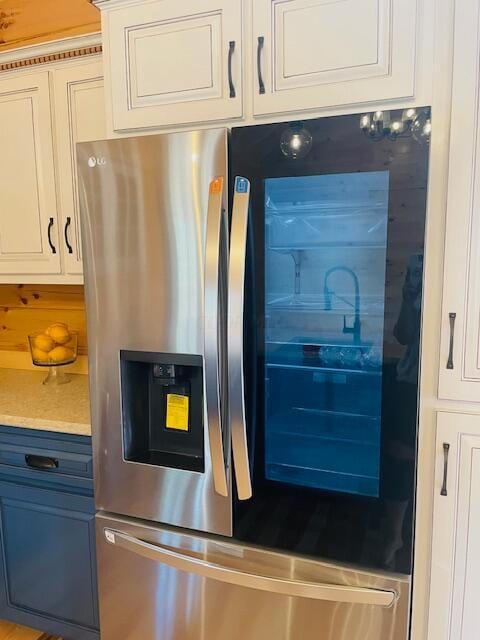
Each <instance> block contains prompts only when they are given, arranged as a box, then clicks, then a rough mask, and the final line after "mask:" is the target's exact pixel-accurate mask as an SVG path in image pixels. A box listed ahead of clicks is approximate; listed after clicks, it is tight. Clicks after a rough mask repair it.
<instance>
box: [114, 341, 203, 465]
mask: <svg viewBox="0 0 480 640" xmlns="http://www.w3.org/2000/svg"><path fill="white" fill-rule="evenodd" d="M120 372H121V385H122V419H123V444H124V457H125V460H129V461H131V462H140V463H143V464H152V465H157V466H161V467H170V468H173V469H186V470H188V471H198V472H202V473H203V471H204V431H203V430H204V425H203V359H202V357H201V356H196V355H193V356H192V355H182V354H168V353H148V352H143V351H121V352H120Z"/></svg>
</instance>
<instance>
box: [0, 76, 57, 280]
mask: <svg viewBox="0 0 480 640" xmlns="http://www.w3.org/2000/svg"><path fill="white" fill-rule="evenodd" d="M0 123H1V125H0V149H1V150H2V152H1V153H0V180H1V183H0V184H1V188H0V274H27V273H38V274H58V273H60V268H61V265H60V254H59V250H58V221H57V202H56V196H55V169H54V153H53V138H52V124H51V113H50V94H49V77H48V73H46V72H38V73H31V74H24V75H21V76H18V77H9V78H8V79H4V80H3V79H2V80H0ZM0 277H1V276H0Z"/></svg>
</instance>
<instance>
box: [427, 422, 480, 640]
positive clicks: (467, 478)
mask: <svg viewBox="0 0 480 640" xmlns="http://www.w3.org/2000/svg"><path fill="white" fill-rule="evenodd" d="M437 425H438V426H437V465H436V481H435V501H434V522H433V549H432V576H431V598H430V617H429V630H428V638H429V640H477V638H478V593H479V592H480V511H479V509H478V504H479V503H480V417H479V416H474V415H467V414H455V413H439V414H438V421H437ZM445 445H448V446H449V449H448V458H447V463H448V464H447V475H446V482H445V483H444V477H445V476H444V471H445V461H446V458H445V448H444V447H445ZM442 489H445V492H444V495H442Z"/></svg>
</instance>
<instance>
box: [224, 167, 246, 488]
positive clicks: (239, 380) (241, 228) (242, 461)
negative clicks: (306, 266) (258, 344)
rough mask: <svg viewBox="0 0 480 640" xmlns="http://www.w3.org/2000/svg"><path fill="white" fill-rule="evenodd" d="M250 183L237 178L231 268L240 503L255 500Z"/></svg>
mask: <svg viewBox="0 0 480 640" xmlns="http://www.w3.org/2000/svg"><path fill="white" fill-rule="evenodd" d="M249 201H250V182H249V181H248V180H247V179H246V178H240V177H237V178H235V189H234V197H233V208H232V223H231V227H232V228H231V237H230V263H229V268H228V322H227V325H228V326H227V335H228V407H229V417H230V429H231V431H232V452H233V462H234V465H235V478H236V480H237V492H238V498H239V500H248V499H249V498H251V497H252V481H251V479H250V463H249V459H248V443H247V427H246V418H245V382H244V367H243V321H244V317H243V314H244V297H245V260H246V256H247V226H248V205H249Z"/></svg>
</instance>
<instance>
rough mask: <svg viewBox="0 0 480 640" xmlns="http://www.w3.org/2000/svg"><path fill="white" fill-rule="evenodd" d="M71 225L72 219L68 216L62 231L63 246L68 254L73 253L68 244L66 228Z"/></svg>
mask: <svg viewBox="0 0 480 640" xmlns="http://www.w3.org/2000/svg"><path fill="white" fill-rule="evenodd" d="M71 224H72V219H71V217H70V216H68V217H67V221H66V222H65V229H64V230H63V234H64V236H65V245H66V247H67V250H68V253H73V248H72V245H71V244H70V242H69V241H68V228H69V227H70V225H71Z"/></svg>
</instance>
